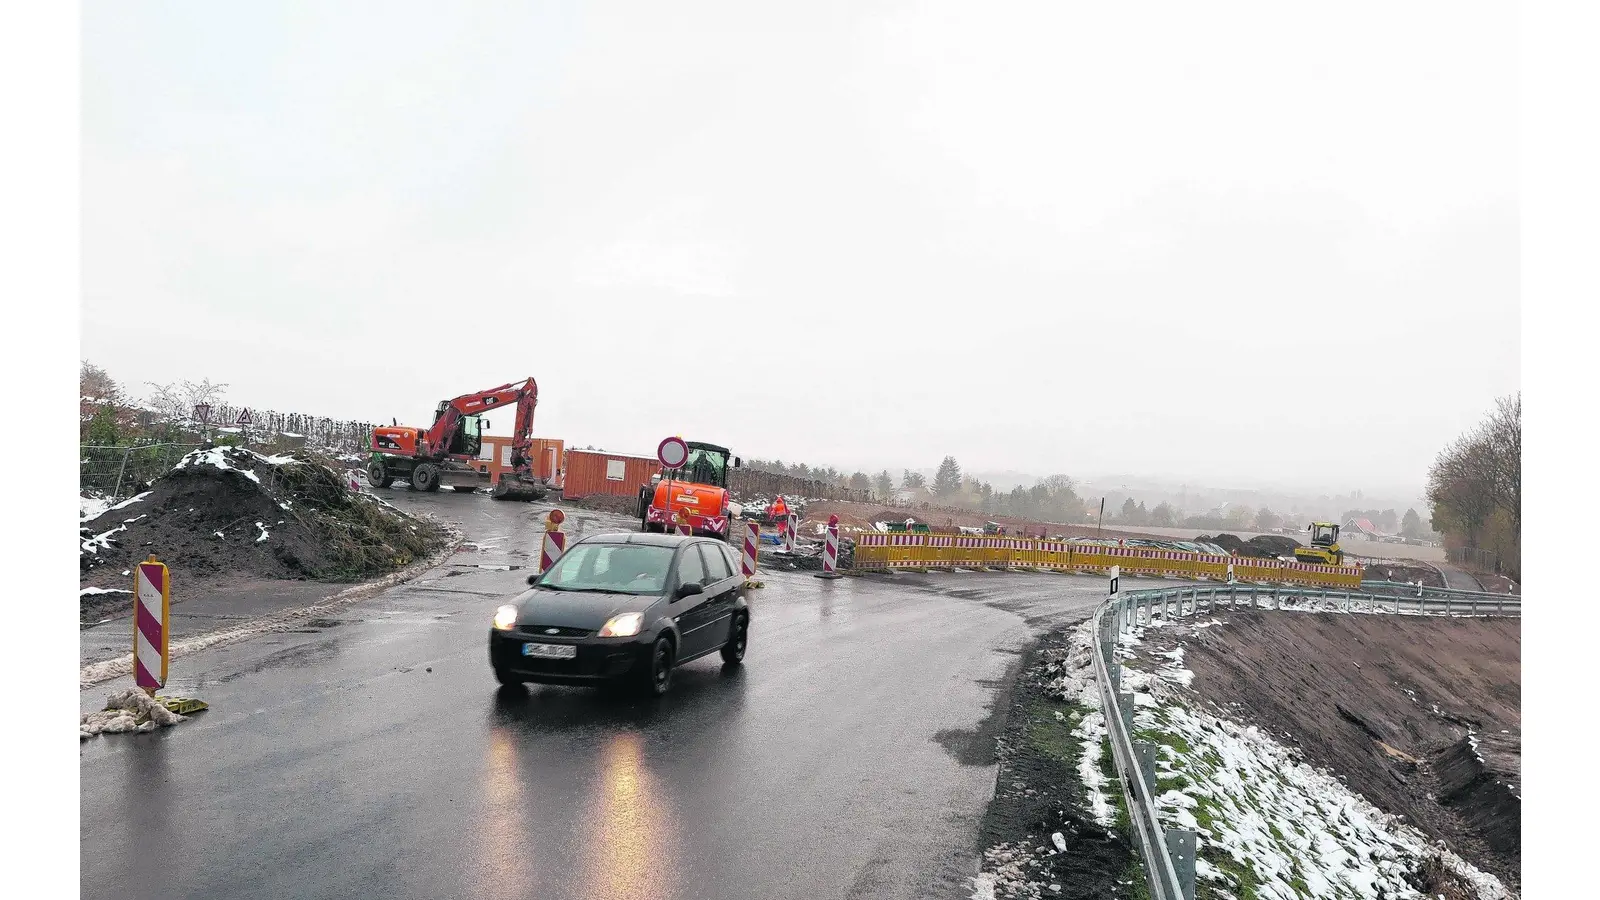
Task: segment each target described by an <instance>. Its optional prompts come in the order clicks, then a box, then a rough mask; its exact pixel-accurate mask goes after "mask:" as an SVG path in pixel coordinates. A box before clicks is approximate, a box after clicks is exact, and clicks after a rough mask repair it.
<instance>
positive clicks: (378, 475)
mask: <svg viewBox="0 0 1600 900" xmlns="http://www.w3.org/2000/svg"><path fill="white" fill-rule="evenodd" d="M367 484H370V485H372V486H373V487H388V486H389V485H391V484H394V476H393V475H391V474H389V470H388V469H386V468H384V465H383V460H381V459H374V460H370V461H369V462H368V463H367Z"/></svg>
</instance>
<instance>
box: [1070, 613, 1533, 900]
mask: <svg viewBox="0 0 1600 900" xmlns="http://www.w3.org/2000/svg"><path fill="white" fill-rule="evenodd" d="M1307 600H1314V601H1318V602H1319V603H1323V604H1333V605H1334V606H1335V607H1336V608H1337V609H1340V610H1342V611H1344V612H1365V613H1389V614H1394V615H1408V614H1409V615H1438V616H1496V617H1505V616H1515V617H1518V618H1520V617H1521V616H1522V597H1521V595H1519V594H1495V593H1489V592H1487V591H1462V590H1455V589H1452V588H1429V587H1421V588H1419V586H1418V585H1415V584H1400V583H1395V582H1377V583H1373V584H1363V585H1362V587H1361V589H1359V590H1329V589H1322V588H1305V587H1282V586H1272V585H1253V584H1212V585H1192V586H1190V585H1186V586H1183V587H1178V588H1164V589H1162V588H1157V589H1152V590H1144V591H1129V592H1127V593H1124V594H1120V595H1118V596H1114V597H1109V598H1107V599H1106V601H1105V602H1103V603H1101V604H1100V606H1099V608H1097V609H1096V610H1095V634H1096V636H1097V637H1096V643H1097V644H1098V648H1097V649H1098V652H1096V653H1095V654H1094V673H1095V680H1096V681H1097V682H1099V685H1100V704H1101V709H1102V710H1103V711H1104V714H1105V719H1106V735H1107V738H1108V740H1110V741H1111V758H1112V761H1113V763H1114V764H1115V765H1116V769H1117V775H1118V777H1119V779H1120V781H1121V783H1122V797H1123V800H1124V801H1125V803H1126V806H1127V809H1128V821H1129V825H1130V827H1131V829H1132V831H1133V836H1134V840H1135V842H1136V843H1137V844H1138V848H1139V855H1140V857H1141V859H1142V860H1143V861H1144V870H1145V880H1146V882H1147V883H1148V885H1149V888H1150V896H1151V898H1152V900H1194V890H1195V856H1196V847H1197V844H1198V841H1197V839H1196V837H1197V836H1196V834H1195V833H1194V832H1193V831H1190V830H1188V829H1181V828H1165V827H1163V826H1162V824H1161V820H1160V818H1159V816H1158V815H1157V812H1156V804H1155V791H1156V774H1155V759H1156V747H1155V745H1153V744H1148V743H1144V742H1142V741H1135V740H1134V739H1133V713H1134V702H1133V695H1132V694H1125V693H1122V665H1121V663H1119V662H1117V659H1116V648H1117V644H1118V642H1119V639H1120V636H1121V635H1122V634H1123V633H1125V632H1127V631H1128V630H1130V629H1132V628H1135V627H1137V626H1138V625H1139V624H1141V623H1143V624H1148V623H1150V622H1151V621H1152V620H1153V619H1154V617H1155V616H1156V614H1157V611H1158V610H1159V612H1160V615H1161V617H1162V618H1164V619H1170V618H1174V617H1178V616H1184V615H1198V614H1200V613H1201V612H1202V611H1205V612H1215V611H1217V610H1219V609H1233V608H1238V607H1246V608H1250V609H1263V608H1265V609H1282V608H1283V607H1284V604H1285V602H1286V601H1287V602H1288V603H1289V604H1291V605H1292V606H1300V605H1301V604H1303V603H1304V601H1307Z"/></svg>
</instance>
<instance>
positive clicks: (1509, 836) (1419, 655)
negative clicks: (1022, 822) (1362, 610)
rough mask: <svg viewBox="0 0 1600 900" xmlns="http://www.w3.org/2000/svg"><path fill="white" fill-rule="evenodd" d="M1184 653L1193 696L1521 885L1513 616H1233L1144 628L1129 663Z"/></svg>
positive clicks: (1517, 629) (1517, 634)
mask: <svg viewBox="0 0 1600 900" xmlns="http://www.w3.org/2000/svg"><path fill="white" fill-rule="evenodd" d="M1196 625H1200V626H1202V627H1195V626H1196ZM1180 646H1181V647H1182V649H1183V657H1182V659H1183V664H1184V665H1185V666H1187V667H1188V668H1189V669H1190V670H1191V671H1192V672H1193V673H1194V680H1193V682H1192V684H1191V685H1190V687H1189V688H1187V689H1185V690H1186V692H1187V693H1188V694H1190V695H1191V696H1190V700H1189V702H1198V703H1201V704H1204V705H1209V706H1211V707H1214V710H1213V711H1214V712H1215V713H1216V715H1218V716H1220V717H1222V718H1225V719H1231V720H1233V721H1236V722H1239V723H1241V724H1254V725H1256V726H1258V727H1260V728H1262V729H1263V730H1265V731H1268V732H1270V733H1271V734H1273V735H1276V736H1278V739H1279V741H1280V742H1282V743H1284V744H1285V745H1288V746H1292V747H1297V748H1299V750H1301V751H1302V752H1303V753H1304V755H1305V759H1306V761H1307V762H1309V763H1311V764H1312V765H1315V766H1320V767H1324V768H1326V769H1328V770H1329V771H1331V772H1333V773H1334V774H1335V775H1337V776H1339V777H1340V778H1341V779H1342V780H1343V781H1344V782H1345V783H1346V784H1347V785H1349V786H1350V787H1351V788H1352V789H1353V790H1355V791H1357V792H1358V793H1360V794H1362V795H1363V796H1365V797H1366V798H1367V799H1368V800H1369V801H1370V802H1372V803H1373V804H1374V805H1375V806H1377V807H1378V808H1379V809H1381V810H1383V811H1385V812H1388V813H1390V814H1393V815H1399V816H1403V817H1404V819H1405V820H1406V821H1407V822H1408V823H1410V824H1411V825H1413V826H1415V827H1417V828H1418V829H1420V830H1421V831H1423V832H1424V833H1426V834H1427V835H1429V836H1430V837H1431V838H1434V839H1439V840H1443V841H1445V842H1446V843H1447V844H1448V846H1449V847H1450V849H1452V850H1454V851H1455V852H1456V853H1458V854H1459V855H1461V856H1462V857H1463V858H1465V859H1466V860H1467V861H1469V862H1471V863H1473V864H1474V865H1476V866H1478V867H1479V868H1480V869H1483V870H1484V871H1487V872H1490V873H1492V874H1494V875H1495V876H1497V877H1499V878H1500V879H1501V880H1502V881H1503V882H1504V883H1505V884H1506V885H1507V886H1509V887H1512V888H1513V889H1514V890H1515V889H1516V888H1517V885H1519V884H1520V881H1521V877H1520V874H1521V854H1522V845H1521V823H1522V802H1521V799H1520V798H1521V794H1522V788H1521V785H1522V778H1521V768H1522V766H1521V753H1522V711H1521V701H1520V694H1521V683H1522V678H1521V658H1522V654H1521V622H1520V621H1519V620H1517V619H1502V618H1466V617H1461V618H1453V619H1447V618H1442V617H1432V616H1430V617H1423V616H1393V615H1371V614H1341V613H1312V612H1276V611H1265V610H1233V611H1224V612H1220V613H1218V614H1216V615H1214V616H1211V615H1203V616H1200V617H1198V619H1197V620H1196V621H1193V622H1187V623H1180V624H1178V625H1176V626H1175V627H1172V628H1163V629H1158V630H1154V631H1150V632H1146V635H1145V639H1144V643H1143V645H1142V646H1141V647H1140V648H1139V650H1138V653H1137V655H1138V656H1139V657H1140V658H1141V660H1142V662H1143V663H1144V664H1145V665H1146V666H1150V667H1154V666H1158V665H1160V664H1161V663H1163V662H1165V661H1166V659H1165V658H1163V657H1161V656H1160V655H1158V654H1163V653H1169V652H1170V651H1172V650H1173V649H1175V648H1177V647H1180Z"/></svg>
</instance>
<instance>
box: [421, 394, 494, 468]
mask: <svg viewBox="0 0 1600 900" xmlns="http://www.w3.org/2000/svg"><path fill="white" fill-rule="evenodd" d="M449 408H450V401H449V400H440V401H439V407H438V408H437V409H435V410H434V412H433V421H435V422H438V421H439V418H440V417H441V416H443V415H444V414H445V411H446V410H448V409H449ZM482 450H483V420H482V419H480V418H479V417H478V416H475V415H474V416H462V417H461V418H460V419H459V420H457V422H456V430H455V431H454V432H452V433H451V435H450V445H449V446H448V447H447V448H446V449H445V451H444V452H446V453H448V454H450V455H452V456H472V457H476V456H477V455H478V453H479V452H480V451H482Z"/></svg>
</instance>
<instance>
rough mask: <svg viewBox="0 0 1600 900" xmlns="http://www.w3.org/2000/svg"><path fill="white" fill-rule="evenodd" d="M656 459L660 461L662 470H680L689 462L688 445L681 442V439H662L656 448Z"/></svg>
mask: <svg viewBox="0 0 1600 900" xmlns="http://www.w3.org/2000/svg"><path fill="white" fill-rule="evenodd" d="M656 459H658V460H660V461H661V466H662V468H666V469H678V468H682V467H683V464H684V463H686V462H688V461H689V445H688V444H685V443H684V442H683V438H679V437H669V438H664V439H663V440H662V441H661V444H660V445H659V446H657V447H656Z"/></svg>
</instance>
